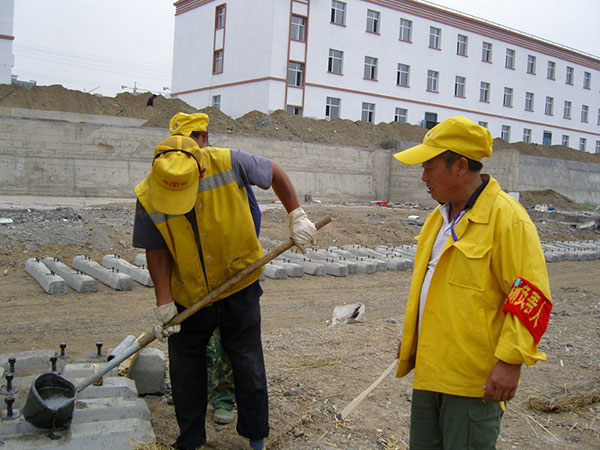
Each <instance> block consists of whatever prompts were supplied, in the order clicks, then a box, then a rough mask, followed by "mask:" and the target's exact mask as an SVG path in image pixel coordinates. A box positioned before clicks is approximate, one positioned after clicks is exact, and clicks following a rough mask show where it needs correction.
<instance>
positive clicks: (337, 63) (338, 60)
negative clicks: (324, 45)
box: [327, 48, 344, 74]
mask: <svg viewBox="0 0 600 450" xmlns="http://www.w3.org/2000/svg"><path fill="white" fill-rule="evenodd" d="M343 61H344V52H342V51H340V50H333V49H331V48H330V49H329V62H328V63H327V70H328V71H329V72H332V73H339V74H341V73H342V62H343Z"/></svg>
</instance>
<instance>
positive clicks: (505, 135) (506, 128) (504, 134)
mask: <svg viewBox="0 0 600 450" xmlns="http://www.w3.org/2000/svg"><path fill="white" fill-rule="evenodd" d="M500 139H504V140H505V141H506V142H510V125H502V131H501V132H500Z"/></svg>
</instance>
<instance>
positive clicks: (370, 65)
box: [363, 55, 379, 81]
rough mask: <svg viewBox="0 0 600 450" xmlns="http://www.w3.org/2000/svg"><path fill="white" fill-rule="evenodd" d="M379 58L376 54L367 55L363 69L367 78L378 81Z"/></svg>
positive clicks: (364, 76)
mask: <svg viewBox="0 0 600 450" xmlns="http://www.w3.org/2000/svg"><path fill="white" fill-rule="evenodd" d="M378 62H379V60H378V59H377V58H375V57H374V56H366V55H365V64H364V66H363V67H364V69H363V78H364V79H365V80H370V81H377V65H378Z"/></svg>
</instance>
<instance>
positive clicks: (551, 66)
mask: <svg viewBox="0 0 600 450" xmlns="http://www.w3.org/2000/svg"><path fill="white" fill-rule="evenodd" d="M546 78H547V79H549V80H556V63H555V62H554V61H548V67H547V68H546Z"/></svg>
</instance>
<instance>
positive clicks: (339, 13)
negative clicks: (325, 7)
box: [330, 0, 346, 26]
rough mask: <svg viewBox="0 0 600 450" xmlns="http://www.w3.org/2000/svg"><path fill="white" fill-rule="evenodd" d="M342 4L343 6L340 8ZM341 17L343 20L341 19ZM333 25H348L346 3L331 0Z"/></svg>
mask: <svg viewBox="0 0 600 450" xmlns="http://www.w3.org/2000/svg"><path fill="white" fill-rule="evenodd" d="M340 6H341V8H339V7H340ZM340 18H341V21H339V20H340ZM330 23H332V24H333V25H340V26H346V3H345V2H341V1H339V0H331V22H330Z"/></svg>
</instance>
